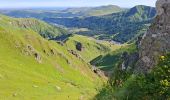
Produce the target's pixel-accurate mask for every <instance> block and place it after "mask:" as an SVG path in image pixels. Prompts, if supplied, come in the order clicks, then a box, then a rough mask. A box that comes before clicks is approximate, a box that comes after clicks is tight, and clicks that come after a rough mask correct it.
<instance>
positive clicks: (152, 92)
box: [95, 54, 170, 100]
mask: <svg viewBox="0 0 170 100" xmlns="http://www.w3.org/2000/svg"><path fill="white" fill-rule="evenodd" d="M169 61H170V54H167V55H163V56H161V57H160V61H159V64H158V65H157V66H155V68H154V69H153V70H152V71H151V72H149V73H147V74H141V73H134V69H135V68H134V69H133V70H122V69H121V68H120V67H118V66H117V67H115V68H114V73H113V75H112V77H111V79H110V81H109V84H108V85H106V86H105V88H103V89H102V90H101V91H100V93H99V94H98V95H96V98H95V99H96V100H112V99H116V100H137V99H139V98H140V100H151V99H152V100H169V99H170V67H169V66H170V62H169Z"/></svg>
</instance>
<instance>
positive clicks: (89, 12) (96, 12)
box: [0, 5, 124, 19]
mask: <svg viewBox="0 0 170 100" xmlns="http://www.w3.org/2000/svg"><path fill="white" fill-rule="evenodd" d="M123 10H124V9H122V8H121V7H119V6H116V5H106V6H99V7H71V8H63V9H57V8H50V9H48V8H47V9H45V8H39V9H38V8H37V9H22V10H20V9H7V10H6V9H5V10H3V9H1V10H0V13H2V14H5V15H8V16H12V17H18V18H32V17H33V18H38V19H44V18H58V17H87V16H102V15H107V14H112V13H117V12H121V11H123Z"/></svg>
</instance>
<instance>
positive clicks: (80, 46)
mask: <svg viewBox="0 0 170 100" xmlns="http://www.w3.org/2000/svg"><path fill="white" fill-rule="evenodd" d="M76 49H77V50H78V51H82V50H83V49H84V47H83V44H82V43H80V42H77V43H76Z"/></svg>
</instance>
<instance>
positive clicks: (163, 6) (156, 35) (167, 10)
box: [136, 0, 170, 73]
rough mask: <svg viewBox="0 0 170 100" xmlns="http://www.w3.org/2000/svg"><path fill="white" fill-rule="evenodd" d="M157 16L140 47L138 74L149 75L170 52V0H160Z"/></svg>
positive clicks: (157, 5) (157, 6)
mask: <svg viewBox="0 0 170 100" xmlns="http://www.w3.org/2000/svg"><path fill="white" fill-rule="evenodd" d="M156 8H157V12H158V14H157V16H156V18H155V19H154V22H153V23H152V25H151V26H150V28H149V30H148V31H147V32H146V33H145V35H144V37H143V39H142V40H141V43H140V45H139V58H140V59H139V60H138V62H137V65H136V67H137V68H136V69H137V71H138V72H144V73H147V72H149V71H150V70H151V69H153V67H154V66H156V65H157V64H158V61H159V58H160V56H162V55H165V54H166V53H167V52H169V51H170V0H158V1H157V4H156Z"/></svg>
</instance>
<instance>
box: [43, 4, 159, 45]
mask: <svg viewBox="0 0 170 100" xmlns="http://www.w3.org/2000/svg"><path fill="white" fill-rule="evenodd" d="M155 15H156V10H155V8H153V7H149V6H144V5H139V6H135V7H133V8H131V9H128V10H125V11H122V12H118V13H113V14H109V15H104V16H92V17H85V18H78V17H76V18H45V19H44V20H45V21H47V22H49V23H57V24H60V25H64V26H66V27H78V28H88V29H89V30H91V31H92V32H91V33H90V32H86V33H84V34H89V33H90V34H91V35H96V34H115V36H114V37H113V38H112V39H113V40H116V41H119V42H128V41H130V40H133V39H134V37H136V36H137V34H138V35H139V34H142V33H143V32H142V31H143V30H146V29H147V28H148V24H150V22H151V21H152V19H153V18H154V17H155ZM99 38H102V37H99Z"/></svg>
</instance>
